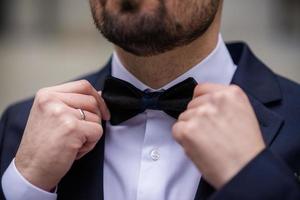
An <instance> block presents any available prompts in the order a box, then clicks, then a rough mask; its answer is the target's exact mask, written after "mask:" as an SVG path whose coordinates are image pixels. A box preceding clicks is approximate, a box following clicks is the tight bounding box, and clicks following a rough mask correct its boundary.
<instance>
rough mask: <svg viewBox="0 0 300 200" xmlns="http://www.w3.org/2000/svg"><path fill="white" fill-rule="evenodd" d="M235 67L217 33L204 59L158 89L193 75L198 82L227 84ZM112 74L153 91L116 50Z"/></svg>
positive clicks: (170, 85)
mask: <svg viewBox="0 0 300 200" xmlns="http://www.w3.org/2000/svg"><path fill="white" fill-rule="evenodd" d="M236 68H237V67H236V65H235V64H234V62H233V60H232V58H231V56H230V54H229V51H228V50H227V48H226V45H225V43H224V40H223V38H222V36H221V35H219V39H218V44H217V46H216V48H215V49H214V50H213V51H212V52H211V53H210V54H209V55H208V56H207V57H206V58H205V59H204V60H202V61H201V62H200V63H198V64H197V65H195V66H194V67H192V68H191V69H189V70H188V71H187V72H185V73H184V74H182V75H181V76H179V77H177V78H176V79H174V80H173V81H171V82H169V83H167V84H166V85H164V86H163V87H162V88H160V89H158V90H161V89H163V90H166V89H168V88H170V87H172V86H174V85H176V84H177V83H180V82H182V81H184V80H185V79H187V78H189V77H193V78H194V79H195V80H196V81H197V83H198V84H201V83H207V82H209V83H218V84H223V85H229V84H230V82H231V80H232V78H233V75H234V73H235V71H236ZM112 76H114V77H116V78H119V79H122V80H124V81H127V82H129V83H131V84H132V85H134V86H135V87H137V88H138V89H140V90H142V91H144V90H150V91H155V90H154V89H152V88H150V87H149V86H147V85H145V84H144V83H142V82H141V81H140V80H138V79H137V78H136V77H135V76H134V75H133V74H131V73H130V72H129V71H128V70H127V69H126V68H125V67H124V65H123V64H122V63H121V61H120V59H119V57H118V55H117V53H116V52H114V53H113V57H112Z"/></svg>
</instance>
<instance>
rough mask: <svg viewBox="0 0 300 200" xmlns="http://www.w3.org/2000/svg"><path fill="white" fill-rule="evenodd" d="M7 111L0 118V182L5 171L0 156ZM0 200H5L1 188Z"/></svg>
mask: <svg viewBox="0 0 300 200" xmlns="http://www.w3.org/2000/svg"><path fill="white" fill-rule="evenodd" d="M8 110H9V109H7V110H6V111H5V112H4V113H3V115H2V117H1V120H0V180H1V179H2V176H3V173H4V171H5V169H4V168H5V167H4V166H3V163H2V157H3V156H2V154H3V152H4V150H3V141H4V137H5V127H6V124H7V119H8ZM0 199H5V198H4V194H3V191H2V187H0Z"/></svg>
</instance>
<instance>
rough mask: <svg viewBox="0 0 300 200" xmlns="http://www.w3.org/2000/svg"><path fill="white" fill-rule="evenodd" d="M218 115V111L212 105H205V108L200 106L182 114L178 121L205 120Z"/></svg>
mask: <svg viewBox="0 0 300 200" xmlns="http://www.w3.org/2000/svg"><path fill="white" fill-rule="evenodd" d="M216 113H217V109H216V108H215V107H214V106H213V105H212V104H205V106H198V107H195V108H191V109H188V110H186V111H185V112H183V113H181V114H180V115H179V117H178V121H189V120H194V119H196V118H204V117H206V118H207V117H209V116H214V117H215V114H216Z"/></svg>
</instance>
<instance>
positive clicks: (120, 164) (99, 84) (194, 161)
mask: <svg viewBox="0 0 300 200" xmlns="http://www.w3.org/2000/svg"><path fill="white" fill-rule="evenodd" d="M90 4H91V8H92V13H93V17H94V21H95V24H96V26H97V27H98V29H99V30H100V31H101V32H102V33H103V35H104V36H105V37H106V38H107V39H108V40H110V41H111V42H113V43H114V44H115V53H114V54H113V56H112V59H111V60H110V62H109V63H108V64H107V65H106V66H105V67H104V68H103V69H102V70H101V71H100V72H99V73H96V74H92V75H90V76H87V77H84V78H83V79H86V80H87V81H86V80H85V81H84V80H83V81H82V80H81V81H75V82H71V83H66V84H63V85H59V86H54V87H49V88H44V89H41V90H40V91H39V92H38V93H37V95H36V97H35V99H34V101H33V100H29V101H27V102H23V103H20V104H17V105H14V106H12V107H10V108H9V109H7V111H6V112H5V113H4V115H3V117H2V120H1V126H0V131H1V135H0V137H1V174H3V177H2V189H3V194H4V195H5V197H6V198H7V199H9V200H10V199H12V200H17V199H23V200H24V199H31V200H32V199H56V198H57V199H72V200H74V199H75V200H76V199H81V200H85V199H91V200H96V199H97V200H99V199H105V200H116V199H118V200H119V199H128V200H131V199H138V200H148V199H149V200H150V199H151V200H153V199H155V200H158V199H160V200H163V199H166V200H188V199H196V200H198V199H213V200H219V199H222V200H223V199H255V200H257V199H273V200H274V199H275V200H276V199H278V200H279V199H280V200H281V199H300V185H299V180H298V179H299V169H300V159H299V158H300V125H299V121H300V118H299V116H300V107H299V103H300V87H299V85H297V84H295V83H293V82H291V81H289V80H287V79H285V78H282V77H280V76H277V75H275V74H274V73H273V72H271V71H270V70H269V69H268V68H267V67H266V66H264V64H262V63H261V62H260V61H259V60H258V59H257V58H256V57H255V56H254V55H253V54H252V53H251V51H250V50H249V48H248V47H247V46H246V45H245V44H230V45H228V46H227V47H226V46H225V44H224V42H223V40H222V37H221V36H220V35H219V31H220V21H221V11H222V4H223V1H222V0H198V1H195V0H186V1H181V0H161V1H158V0H147V1H146V0H141V1H137V0H118V1H116V0H90ZM29 113H30V114H29ZM19 144H20V145H19ZM2 198H4V196H3V197H2Z"/></svg>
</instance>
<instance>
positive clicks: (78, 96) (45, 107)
mask: <svg viewBox="0 0 300 200" xmlns="http://www.w3.org/2000/svg"><path fill="white" fill-rule="evenodd" d="M78 109H82V110H83V111H84V114H85V115H86V119H85V120H81V114H80V112H79V110H78ZM109 117H110V116H109V111H108V109H107V107H106V105H105V103H104V100H103V99H102V97H101V94H99V93H98V92H97V91H96V90H95V89H94V88H93V87H92V86H91V84H90V83H89V82H88V81H85V80H82V81H76V82H71V83H67V84H64V85H59V86H55V87H50V88H45V89H41V90H40V91H39V92H38V93H37V95H36V97H35V100H34V103H33V106H32V109H31V112H30V116H29V119H28V122H27V125H26V129H25V132H24V135H23V138H22V141H21V145H20V147H19V150H18V152H17V155H16V158H15V164H16V167H17V169H18V170H19V171H20V173H21V174H22V175H23V176H24V177H25V178H26V179H27V180H28V181H29V182H31V183H32V184H34V185H35V186H37V187H39V188H42V189H44V190H47V191H50V190H51V189H53V188H55V186H56V185H57V184H58V182H59V181H60V180H61V178H62V177H63V176H64V175H65V174H66V173H67V172H68V170H69V169H70V168H71V166H72V164H73V162H74V161H75V160H76V159H80V158H81V157H82V156H84V155H85V154H86V153H88V152H89V151H91V150H92V149H93V148H94V147H95V145H96V143H97V142H98V140H99V139H100V138H101V136H102V134H103V129H102V125H101V120H102V119H104V120H108V119H109Z"/></svg>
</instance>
